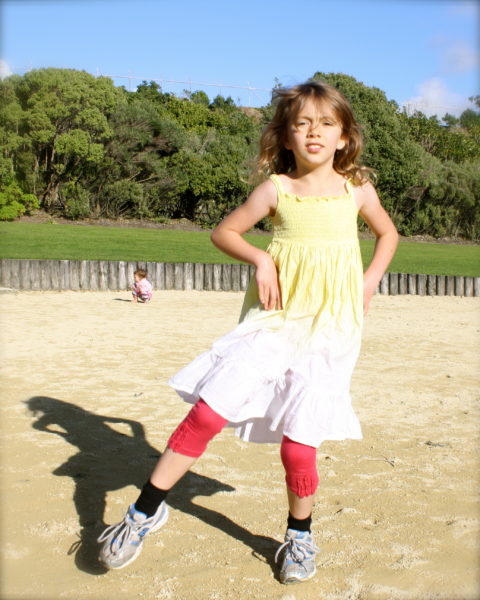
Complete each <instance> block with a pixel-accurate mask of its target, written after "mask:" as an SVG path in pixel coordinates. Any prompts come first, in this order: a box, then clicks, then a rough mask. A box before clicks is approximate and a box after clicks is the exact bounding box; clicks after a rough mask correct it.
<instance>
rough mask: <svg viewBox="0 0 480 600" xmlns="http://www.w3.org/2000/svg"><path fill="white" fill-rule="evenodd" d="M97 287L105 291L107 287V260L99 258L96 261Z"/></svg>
mask: <svg viewBox="0 0 480 600" xmlns="http://www.w3.org/2000/svg"><path fill="white" fill-rule="evenodd" d="M97 265H98V289H99V290H101V291H105V290H107V289H108V262H107V261H106V260H99V261H98V263H97Z"/></svg>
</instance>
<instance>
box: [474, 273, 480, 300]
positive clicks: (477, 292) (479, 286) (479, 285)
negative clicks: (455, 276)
mask: <svg viewBox="0 0 480 600" xmlns="http://www.w3.org/2000/svg"><path fill="white" fill-rule="evenodd" d="M473 295H474V296H476V297H478V296H480V277H474V278H473Z"/></svg>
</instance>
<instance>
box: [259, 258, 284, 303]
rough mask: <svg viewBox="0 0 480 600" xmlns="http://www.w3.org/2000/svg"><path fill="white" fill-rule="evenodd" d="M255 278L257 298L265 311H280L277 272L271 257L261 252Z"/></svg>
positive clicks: (280, 298) (280, 299)
mask: <svg viewBox="0 0 480 600" xmlns="http://www.w3.org/2000/svg"><path fill="white" fill-rule="evenodd" d="M256 268H257V270H256V274H255V278H256V281H257V288H258V297H259V299H260V303H261V304H263V307H264V309H265V310H272V309H274V308H277V309H278V310H281V309H282V297H281V293H280V285H279V282H278V272H277V267H276V266H275V263H274V262H273V259H272V257H271V256H270V254H268V253H267V252H263V253H262V256H261V258H260V260H258V261H257V264H256Z"/></svg>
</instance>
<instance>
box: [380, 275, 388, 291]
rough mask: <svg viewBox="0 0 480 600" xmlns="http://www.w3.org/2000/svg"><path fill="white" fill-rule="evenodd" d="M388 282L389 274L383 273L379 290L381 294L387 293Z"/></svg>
mask: <svg viewBox="0 0 480 600" xmlns="http://www.w3.org/2000/svg"><path fill="white" fill-rule="evenodd" d="M388 284H389V276H388V273H385V274H384V275H383V277H382V279H381V280H380V285H379V291H380V293H381V294H388V291H389V290H388V287H389V286H388Z"/></svg>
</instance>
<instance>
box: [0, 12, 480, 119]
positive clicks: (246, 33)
mask: <svg viewBox="0 0 480 600" xmlns="http://www.w3.org/2000/svg"><path fill="white" fill-rule="evenodd" d="M0 7H1V33H2V43H1V47H0V59H1V62H0V75H1V76H6V75H8V74H10V73H18V74H23V73H25V72H26V71H28V70H30V69H33V68H42V67H66V68H73V69H83V70H86V71H88V72H90V73H92V74H103V75H110V76H124V77H123V78H119V77H116V78H115V77H113V79H114V81H115V83H116V84H118V85H125V87H127V89H128V88H129V89H135V86H136V84H138V83H139V82H140V81H141V80H142V79H146V80H152V79H158V80H161V81H162V88H163V89H164V90H165V91H172V92H175V93H177V94H179V95H180V94H181V93H182V90H184V89H190V90H192V91H195V90H197V89H204V90H205V91H206V92H207V93H208V94H209V96H210V97H214V96H215V95H217V94H218V93H221V94H222V95H224V96H228V95H231V96H232V98H233V99H234V100H235V101H236V102H239V103H240V104H243V105H251V106H260V105H264V104H266V103H268V100H269V92H268V90H270V89H271V88H272V87H273V85H275V82H276V80H277V79H278V80H279V81H280V82H281V83H282V84H284V85H291V84H295V83H299V82H302V81H304V80H305V79H308V78H309V77H311V76H312V75H313V74H314V73H316V72H317V71H322V72H327V73H328V72H342V73H346V74H348V75H352V76H353V77H355V78H356V79H358V80H359V81H362V82H363V83H365V84H366V85H369V86H375V87H378V88H380V89H381V90H383V91H384V92H385V93H386V95H387V97H388V98H389V99H392V100H395V101H396V102H397V103H398V104H400V105H403V104H404V103H408V104H409V105H410V107H419V108H421V109H423V110H424V112H426V113H428V114H433V113H438V114H439V115H443V114H445V112H447V111H448V112H451V113H454V114H458V113H459V112H461V111H462V110H463V109H464V108H466V107H467V106H468V105H469V103H468V97H469V96H473V95H477V94H479V93H480V92H479V86H478V67H479V53H478V47H479V44H478V35H479V31H478V23H479V7H480V3H479V2H478V1H477V0H475V1H462V0H329V1H327V0H288V1H287V0H263V1H262V0H135V1H134V0H0ZM168 80H171V81H168ZM173 81H178V82H180V83H173ZM185 82H192V83H185ZM201 83H210V84H218V85H213V86H206V85H201ZM228 86H240V87H238V88H235V87H228ZM248 86H250V87H254V88H261V89H257V90H244V89H240V88H241V87H248Z"/></svg>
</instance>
